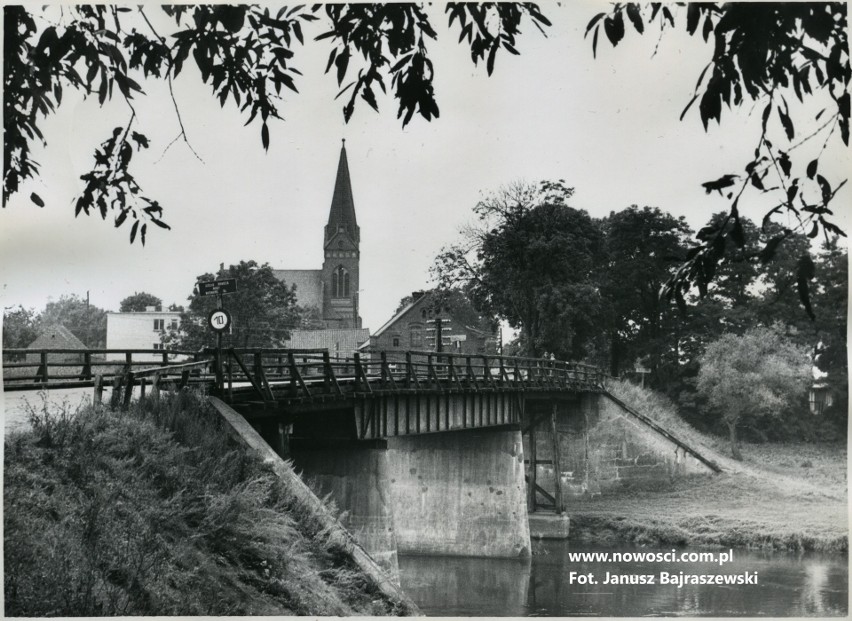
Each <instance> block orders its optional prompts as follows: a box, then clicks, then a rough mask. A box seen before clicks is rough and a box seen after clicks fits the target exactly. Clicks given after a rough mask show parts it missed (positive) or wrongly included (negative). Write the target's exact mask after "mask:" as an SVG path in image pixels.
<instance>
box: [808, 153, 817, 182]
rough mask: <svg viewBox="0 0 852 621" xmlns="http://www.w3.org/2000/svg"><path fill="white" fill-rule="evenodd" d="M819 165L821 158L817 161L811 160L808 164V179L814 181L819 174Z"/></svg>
mask: <svg viewBox="0 0 852 621" xmlns="http://www.w3.org/2000/svg"><path fill="white" fill-rule="evenodd" d="M818 165H819V158H817V159H815V160H811V161H810V163H809V164H808V179H813V178H814V175H816V173H817V166H818Z"/></svg>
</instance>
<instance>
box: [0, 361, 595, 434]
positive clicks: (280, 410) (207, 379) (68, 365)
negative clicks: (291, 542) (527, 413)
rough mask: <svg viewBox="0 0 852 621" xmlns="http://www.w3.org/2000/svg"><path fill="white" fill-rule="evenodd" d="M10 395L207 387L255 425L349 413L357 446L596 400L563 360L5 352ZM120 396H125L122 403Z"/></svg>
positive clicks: (583, 368) (591, 373)
mask: <svg viewBox="0 0 852 621" xmlns="http://www.w3.org/2000/svg"><path fill="white" fill-rule="evenodd" d="M4 359H5V361H4V367H3V368H4V372H3V383H4V388H5V390H7V391H15V390H39V389H43V388H83V387H95V392H96V399H99V395H100V392H101V390H102V388H103V386H108V385H110V384H111V385H112V387H113V395H112V398H113V401H114V402H116V403H118V402H119V400H120V401H121V402H122V403H124V404H127V403H129V401H130V397H131V392H132V391H131V390H128V387H132V386H137V387H139V390H138V392H139V394H140V395H141V396H143V397H144V395H145V393H146V390H153V391H158V390H159V389H160V388H161V387H162V386H163V385H164V384H169V385H175V386H177V387H182V386H185V385H187V384H190V383H191V384H196V385H203V386H205V387H206V388H207V389H208V390H209V391H210V392H211V393H212V394H216V395H217V396H219V397H220V398H222V399H223V400H224V401H225V402H226V403H228V404H229V405H231V406H232V407H234V408H235V409H237V410H238V411H240V412H241V413H243V415H244V416H246V418H248V419H249V420H250V421H252V422H256V421H257V422H259V421H263V420H276V421H279V422H283V423H285V424H292V423H293V422H295V421H296V419H300V420H301V421H302V422H303V423H304V424H305V425H306V426H313V425H314V424H319V425H324V424H325V423H326V422H327V421H323V420H322V419H323V417H321V416H311V417H310V418H308V417H305V416H304V415H308V414H320V413H322V412H327V413H334V412H339V411H341V410H350V411H354V414H355V423H356V424H355V433H356V436H357V438H358V439H377V438H382V437H388V436H396V435H408V434H420V433H431V432H438V431H449V430H455V429H467V428H476V427H493V426H500V425H509V424H516V425H517V424H520V422H521V420H522V417H523V408H524V399H523V398H521V395H522V394H526V395H528V396H532V395H534V394H539V395H540V396H541V397H542V398H547V397H552V396H554V394H555V393H563V394H571V393H580V392H598V391H601V390H602V389H603V382H604V374H603V373H602V372H601V371H600V370H599V369H597V368H595V367H592V366H589V365H585V364H578V363H572V362H565V361H559V360H549V359H536V358H523V357H512V356H490V355H464V354H454V353H443V352H440V353H439V352H425V351H408V352H379V353H376V354H373V355H371V356H370V357H369V358H366V357H362V356H360V355H359V354H355V355H354V356H353V357H351V358H338V357H334V356H332V355H331V354H330V353H329V352H328V351H327V350H294V349H235V348H229V349H223V350H221V353H217V352H216V351H215V350H211V349H206V350H202V351H200V352H190V351H172V350H167V351H164V350H142V349H133V350H124V349H122V350H114V349H101V350H72V349H43V350H28V349H11V350H5V352H4ZM119 394H121V397H119Z"/></svg>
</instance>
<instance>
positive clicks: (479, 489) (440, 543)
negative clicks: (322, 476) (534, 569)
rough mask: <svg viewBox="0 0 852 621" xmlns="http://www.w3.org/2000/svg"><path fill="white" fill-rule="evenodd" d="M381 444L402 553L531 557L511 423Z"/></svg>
mask: <svg viewBox="0 0 852 621" xmlns="http://www.w3.org/2000/svg"><path fill="white" fill-rule="evenodd" d="M387 442H388V453H389V455H390V458H389V476H390V490H391V498H392V500H393V510H394V523H395V524H396V539H397V546H398V548H399V550H400V552H404V553H409V554H435V555H459V556H483V557H513V558H515V557H525V556H529V555H530V550H531V546H530V530H529V524H528V522H527V510H526V500H525V497H526V485H525V483H524V456H523V446H522V441H521V432H520V430H519V428H518V426H517V425H505V426H502V427H491V428H479V429H468V430H463V431H447V432H442V433H432V434H423V435H417V436H399V437H393V438H388V440H387Z"/></svg>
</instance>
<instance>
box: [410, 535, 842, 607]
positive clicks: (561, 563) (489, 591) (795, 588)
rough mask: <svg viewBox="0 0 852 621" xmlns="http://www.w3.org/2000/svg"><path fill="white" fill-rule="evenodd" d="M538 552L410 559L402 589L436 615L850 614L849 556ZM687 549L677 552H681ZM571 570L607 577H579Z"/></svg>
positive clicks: (558, 548) (552, 546)
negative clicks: (746, 577)
mask: <svg viewBox="0 0 852 621" xmlns="http://www.w3.org/2000/svg"><path fill="white" fill-rule="evenodd" d="M533 548H534V553H533V556H532V558H531V559H526V560H515V559H483V558H463V557H431V556H401V557H400V559H399V567H400V574H401V581H402V587H403V589H404V590H405V591H406V593H408V594H409V595H410V596H411V597H412V599H414V601H415V602H417V604H418V605H419V606H420V607H421V609H422V610H423V612H424V613H425V614H427V615H429V616H513V617H521V616H631V617H638V616H648V615H664V616H678V615H688V616H719V617H726V616H846V614H847V612H848V605H849V604H848V583H849V572H848V565H847V558H846V557H845V556H829V555H819V554H803V555H798V554H790V553H778V552H776V553H761V552H751V551H745V550H734V551H733V561H732V562H730V563H726V564H725V565H724V566H721V567H720V566H719V564H718V562H716V563H698V562H696V563H674V562H650V563H648V562H630V563H624V562H622V563H610V562H608V563H602V562H598V561H596V562H582V561H579V562H578V561H572V560H571V559H569V556H568V554H569V553H571V552H582V551H590V552H600V551H605V552H631V551H640V552H656V551H659V552H671V550H672V548H671V547H664V548H653V547H642V548H637V547H631V546H626V545H625V546H621V547H618V548H606V547H600V546H598V547H594V546H590V545H587V544H578V543H574V542H567V541H542V542H536V543H535V544H534V545H533ZM682 551H683V550H680V549H679V550H678V553H681V552H682ZM570 572H576V573H577V574H588V573H592V574H594V575H595V577H596V579H598V581H599V583H598V584H579V583H575V584H571V583H570V580H569V575H570ZM607 572H609V573H610V574H621V575H625V574H634V575H648V574H649V575H652V576H657V580H656V582H657V583H655V584H653V585H652V584H615V585H613V584H609V585H607V584H603V582H604V580H605V579H606V574H607ZM661 572H667V573H668V574H673V575H678V574H679V573H680V572H684V573H689V574H708V575H709V574H728V575H736V574H743V573H744V572H749V574H753V573H754V572H757V584H743V585H740V584H737V585H689V584H686V585H684V586H682V587H681V588H678V586H677V585H676V584H659V574H660V573H661Z"/></svg>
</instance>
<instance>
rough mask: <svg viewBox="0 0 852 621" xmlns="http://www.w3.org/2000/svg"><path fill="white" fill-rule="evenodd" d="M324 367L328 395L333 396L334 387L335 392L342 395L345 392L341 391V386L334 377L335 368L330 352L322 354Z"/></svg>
mask: <svg viewBox="0 0 852 621" xmlns="http://www.w3.org/2000/svg"><path fill="white" fill-rule="evenodd" d="M322 367H323V379H324V383H325V392H326V394H331V387H332V386H334V391H335V392H336V393H337V394H338V395H342V394H343V391H342V390H340V384H338V383H337V377H336V376H335V375H334V367H332V366H331V354H329V353H328V351H324V352H322Z"/></svg>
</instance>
